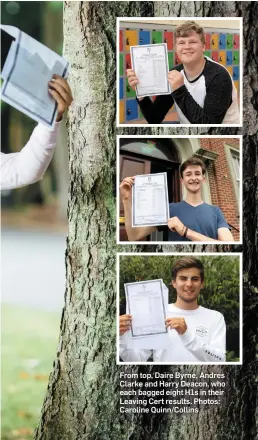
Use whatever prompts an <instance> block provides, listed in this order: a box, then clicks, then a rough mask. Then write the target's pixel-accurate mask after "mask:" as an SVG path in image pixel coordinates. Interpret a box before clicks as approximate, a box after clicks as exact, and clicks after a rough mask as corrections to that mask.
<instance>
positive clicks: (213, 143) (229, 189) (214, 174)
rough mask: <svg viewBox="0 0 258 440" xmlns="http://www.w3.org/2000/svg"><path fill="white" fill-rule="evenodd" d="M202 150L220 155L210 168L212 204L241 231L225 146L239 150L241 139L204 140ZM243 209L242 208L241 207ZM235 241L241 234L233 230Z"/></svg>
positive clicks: (201, 142) (201, 140)
mask: <svg viewBox="0 0 258 440" xmlns="http://www.w3.org/2000/svg"><path fill="white" fill-rule="evenodd" d="M200 144H201V147H202V148H205V149H208V150H210V151H214V152H216V153H218V157H217V159H216V160H215V161H214V162H212V163H210V165H209V167H208V170H207V171H208V176H209V184H210V190H211V200H212V204H214V205H218V206H219V207H220V208H221V210H222V212H223V214H224V216H225V218H226V220H227V222H228V223H230V224H231V225H233V226H234V227H235V228H237V229H239V227H240V224H239V213H238V207H237V201H236V197H235V191H234V187H233V183H232V177H231V172H230V168H229V166H228V159H227V156H226V154H225V148H224V145H225V144H227V145H232V146H233V147H234V148H237V149H239V148H240V146H239V139H233V138H202V139H200ZM240 209H242V207H240ZM231 232H232V234H233V236H234V239H235V240H239V233H238V232H237V231H234V230H233V229H232V231H231Z"/></svg>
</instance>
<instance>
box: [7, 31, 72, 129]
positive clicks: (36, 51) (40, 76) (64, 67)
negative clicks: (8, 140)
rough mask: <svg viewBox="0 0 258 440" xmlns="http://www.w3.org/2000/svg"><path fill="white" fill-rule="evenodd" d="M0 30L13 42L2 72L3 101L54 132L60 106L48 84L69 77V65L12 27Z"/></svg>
mask: <svg viewBox="0 0 258 440" xmlns="http://www.w3.org/2000/svg"><path fill="white" fill-rule="evenodd" d="M1 29H2V31H4V32H6V33H7V34H9V35H10V36H11V37H12V38H13V41H12V43H11V46H10V49H9V52H8V55H7V58H6V61H5V64H4V67H3V70H2V72H1V76H2V79H3V80H4V81H3V84H2V99H3V101H5V102H7V103H8V104H10V105H12V106H13V107H15V108H16V109H17V110H20V111H21V112H23V113H25V114H26V115H28V116H30V117H31V118H32V119H34V120H35V121H38V122H41V123H43V124H45V125H47V126H48V127H51V128H52V127H53V125H54V123H55V119H56V114H57V104H56V102H55V100H54V99H53V98H52V96H51V95H50V94H49V92H48V87H49V86H48V83H49V81H50V80H51V79H52V76H53V74H57V75H60V76H61V77H63V78H66V77H67V73H68V62H67V61H66V60H65V59H64V58H62V57H61V56H59V55H58V54H56V53H55V52H53V51H52V50H50V49H49V48H47V47H46V46H44V45H43V44H41V43H39V42H38V41H36V40H34V38H32V37H30V36H29V35H27V34H25V33H24V32H21V31H20V30H19V29H17V28H15V27H13V26H1Z"/></svg>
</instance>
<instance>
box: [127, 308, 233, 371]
mask: <svg viewBox="0 0 258 440" xmlns="http://www.w3.org/2000/svg"><path fill="white" fill-rule="evenodd" d="M167 317H168V318H184V319H185V322H186V325H187V330H186V332H185V333H184V334H183V335H179V334H178V333H177V331H176V330H175V329H169V340H170V343H169V345H168V347H167V348H166V349H163V350H139V351H136V350H128V349H127V348H126V344H125V342H124V340H125V338H124V337H123V336H124V335H123V336H121V337H120V351H119V355H120V357H121V359H122V360H123V361H125V362H146V361H147V360H148V358H149V357H150V356H151V354H152V352H153V361H154V362H189V363H194V362H209V363H211V362H212V363H213V362H214V363H216V362H225V353H226V325H225V320H224V317H223V315H222V314H221V313H219V312H217V311H215V310H210V309H206V308H205V307H202V306H199V307H198V308H197V309H195V310H183V309H179V308H178V307H175V306H174V304H169V306H168V316H167Z"/></svg>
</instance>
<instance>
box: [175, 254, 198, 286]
mask: <svg viewBox="0 0 258 440" xmlns="http://www.w3.org/2000/svg"><path fill="white" fill-rule="evenodd" d="M192 267H195V268H196V269H199V270H200V277H201V280H202V281H203V280H204V266H203V264H202V262H201V260H198V259H197V258H195V257H183V258H180V259H179V260H176V262H175V263H174V264H173V266H172V271H171V273H172V280H173V281H175V279H176V277H177V274H178V272H179V271H180V270H182V269H191V268H192Z"/></svg>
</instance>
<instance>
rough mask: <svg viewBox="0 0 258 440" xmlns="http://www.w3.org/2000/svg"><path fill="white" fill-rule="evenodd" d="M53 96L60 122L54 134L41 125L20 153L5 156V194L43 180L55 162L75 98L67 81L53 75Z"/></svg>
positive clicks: (51, 86)
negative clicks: (66, 115) (65, 118)
mask: <svg viewBox="0 0 258 440" xmlns="http://www.w3.org/2000/svg"><path fill="white" fill-rule="evenodd" d="M48 90H49V93H50V95H52V97H53V98H54V99H55V100H56V102H57V118H56V123H55V126H54V130H53V131H51V130H49V129H48V128H47V127H45V125H43V124H38V125H37V126H36V128H35V129H34V130H33V132H32V135H31V137H30V139H29V141H28V142H27V144H26V145H25V147H24V148H23V149H22V150H21V151H20V152H18V153H10V154H4V153H1V173H0V175H1V186H0V187H1V190H9V189H14V188H19V187H21V186H25V185H29V184H31V183H35V182H37V181H38V180H40V179H42V178H43V176H44V173H45V171H46V169H47V167H48V165H49V164H50V162H51V159H52V157H53V154H54V149H55V145H56V139H57V135H58V132H59V126H60V123H61V122H60V121H61V119H62V116H63V113H64V112H65V111H66V110H67V109H68V107H69V106H70V105H71V103H72V100H73V97H72V92H71V89H70V87H69V84H68V83H67V81H66V80H65V79H64V78H62V77H61V76H59V75H53V78H52V80H51V81H50V82H49V89H48Z"/></svg>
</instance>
